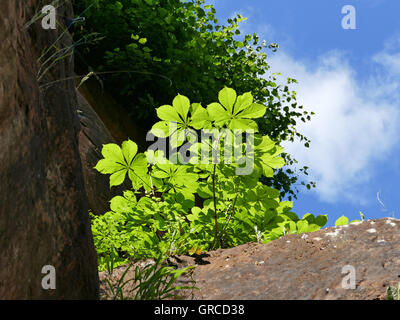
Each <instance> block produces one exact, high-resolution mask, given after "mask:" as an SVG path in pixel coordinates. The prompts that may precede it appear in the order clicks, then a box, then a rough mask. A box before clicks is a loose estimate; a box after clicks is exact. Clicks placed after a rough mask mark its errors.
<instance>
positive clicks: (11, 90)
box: [0, 0, 98, 299]
mask: <svg viewBox="0 0 400 320" xmlns="http://www.w3.org/2000/svg"><path fill="white" fill-rule="evenodd" d="M42 6H43V3H42V2H41V1H39V0H24V1H1V2H0V29H1V32H0V43H1V46H0V149H1V153H0V163H1V166H0V181H1V184H0V250H1V255H2V258H1V259H0V298H1V299H95V298H97V297H98V273H97V259H96V253H95V250H94V247H93V242H92V237H91V231H90V226H89V218H88V207H87V199H86V195H85V188H84V182H83V174H82V166H81V162H80V157H79V151H78V132H79V120H78V117H77V114H76V105H77V101H76V94H75V84H74V81H73V80H72V78H71V77H73V58H72V56H71V55H69V56H64V57H62V58H61V56H62V55H64V54H67V53H68V49H67V48H71V45H72V43H71V37H70V36H69V35H68V34H64V35H63V36H62V37H61V38H60V39H59V40H58V41H57V39H58V37H59V36H60V35H61V32H62V30H61V28H59V27H58V28H57V30H51V29H50V30H44V29H43V28H42V27H41V20H40V19H39V20H38V21H36V22H35V23H33V24H32V25H31V26H29V27H28V26H26V25H25V24H26V22H27V21H29V20H30V19H31V18H32V17H33V16H34V15H35V14H37V13H40V11H41V8H42ZM71 8H72V6H71V3H70V1H59V5H58V7H57V15H58V18H59V21H60V22H61V23H63V22H62V21H63V19H62V17H64V16H68V17H71V16H72V9H71ZM54 43H55V44H56V45H55V46H52V44H54ZM47 48H50V49H49V51H48V52H47V53H46V49H47ZM57 48H58V49H57ZM63 49H65V50H64V51H58V52H56V51H54V50H63ZM42 54H43V56H42ZM53 54H54V55H53ZM41 56H42V57H43V58H44V59H40V60H39V57H41ZM51 56H52V57H51ZM47 58H49V63H48V64H44V61H46V60H47ZM54 58H61V59H59V60H58V61H55V60H54ZM41 67H42V68H41ZM48 67H49V68H48ZM47 68H48V69H47ZM41 76H42V77H41ZM40 77H41V79H40V81H38V80H39V78H40ZM68 79H71V80H68ZM45 265H52V266H54V267H55V270H56V289H55V290H44V289H43V288H42V286H41V281H42V278H43V277H44V276H45V275H44V274H42V273H41V271H42V267H43V266H45Z"/></svg>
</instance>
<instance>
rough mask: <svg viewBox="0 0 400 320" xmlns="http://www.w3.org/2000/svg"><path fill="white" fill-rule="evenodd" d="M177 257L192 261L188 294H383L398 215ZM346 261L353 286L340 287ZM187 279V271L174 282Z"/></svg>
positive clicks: (399, 265)
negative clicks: (191, 286)
mask: <svg viewBox="0 0 400 320" xmlns="http://www.w3.org/2000/svg"><path fill="white" fill-rule="evenodd" d="M176 262H177V264H178V266H180V267H184V266H187V265H196V269H195V271H194V273H193V275H192V276H193V279H194V280H195V281H196V286H197V287H198V288H199V289H200V290H193V291H190V292H189V291H188V292H186V298H187V299H207V300H208V299H222V300H232V299H239V300H241V299H243V300H245V299H251V300H258V299H260V300H270V299H271V300H274V299H280V300H284V299H296V300H308V299H318V300H320V299H334V300H336V299H342V300H345V299H356V300H369V299H385V298H386V294H385V292H386V288H387V287H388V286H389V285H396V286H397V283H398V281H400V220H395V219H390V218H387V219H379V220H368V221H364V222H361V223H353V224H350V225H347V226H341V227H333V228H325V229H322V230H319V231H316V232H312V233H307V234H303V235H288V236H285V237H282V238H280V239H277V240H275V241H272V242H270V243H268V244H257V243H249V244H245V245H241V246H238V247H235V248H231V249H224V250H221V249H220V250H216V251H212V252H210V253H208V254H204V255H203V256H202V257H196V258H193V257H187V256H183V257H178V258H177V259H176ZM346 265H351V266H353V267H354V268H355V285H356V287H355V289H351V288H350V289H345V288H343V287H342V281H343V279H344V278H345V277H346V276H348V275H349V271H348V270H347V271H346V272H345V273H342V270H343V269H342V268H343V267H344V266H346ZM129 276H130V275H129V274H128V275H127V276H126V279H129ZM190 283H191V278H190V277H187V278H181V280H180V282H179V284H186V285H188V284H190ZM346 283H349V282H346ZM101 286H102V289H104V284H102V285H101Z"/></svg>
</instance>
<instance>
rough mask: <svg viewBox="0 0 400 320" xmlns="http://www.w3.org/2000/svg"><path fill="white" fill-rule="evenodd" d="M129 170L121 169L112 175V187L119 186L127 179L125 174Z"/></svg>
mask: <svg viewBox="0 0 400 320" xmlns="http://www.w3.org/2000/svg"><path fill="white" fill-rule="evenodd" d="M127 171H128V170H126V169H125V170H120V171H117V172H115V173H113V174H112V175H111V176H110V187H112V186H119V185H120V184H121V183H122V182H124V180H125V175H126V172H127Z"/></svg>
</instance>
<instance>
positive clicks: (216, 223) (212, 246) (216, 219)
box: [210, 164, 218, 250]
mask: <svg viewBox="0 0 400 320" xmlns="http://www.w3.org/2000/svg"><path fill="white" fill-rule="evenodd" d="M216 169H217V165H216V164H214V172H213V175H212V185H213V198H214V221H215V224H214V240H213V242H212V245H211V249H210V250H212V249H213V248H214V245H215V243H216V241H217V237H218V213H217V198H216V196H215V171H216Z"/></svg>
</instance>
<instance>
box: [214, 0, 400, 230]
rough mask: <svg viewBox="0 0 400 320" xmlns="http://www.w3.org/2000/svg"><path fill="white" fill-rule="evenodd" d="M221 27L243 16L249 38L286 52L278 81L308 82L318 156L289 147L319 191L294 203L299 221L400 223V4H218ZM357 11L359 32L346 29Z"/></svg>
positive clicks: (277, 59) (301, 91)
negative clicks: (321, 217) (348, 15)
mask: <svg viewBox="0 0 400 320" xmlns="http://www.w3.org/2000/svg"><path fill="white" fill-rule="evenodd" d="M206 2H207V3H208V4H210V3H211V4H213V5H214V7H215V8H216V9H217V16H218V18H219V19H220V22H221V23H222V21H224V20H226V19H227V18H229V17H233V16H235V15H236V14H237V13H240V14H241V15H243V16H244V17H246V18H247V20H246V21H245V22H243V23H242V24H241V30H242V31H243V33H253V32H255V33H257V34H258V35H259V36H260V37H261V40H263V39H265V40H266V41H267V43H271V42H276V43H278V44H279V46H280V49H279V50H278V51H277V52H276V53H272V52H271V53H270V54H269V56H268V62H269V64H270V66H271V71H272V72H281V73H282V79H285V78H286V77H288V76H290V77H293V78H295V79H297V80H298V81H299V84H298V85H296V86H295V87H293V88H292V89H293V90H296V91H297V92H298V100H299V102H300V103H302V104H303V105H304V106H305V107H307V109H308V110H312V111H314V112H315V113H316V116H315V117H314V118H313V120H312V121H311V122H309V123H307V124H304V125H301V126H299V127H298V128H299V130H300V131H301V132H302V133H304V134H305V135H306V136H307V137H309V138H310V139H311V146H310V149H306V148H304V147H302V146H301V145H299V144H296V143H295V144H292V143H290V144H289V143H287V144H284V145H283V146H284V147H285V149H286V150H288V151H289V152H290V153H291V154H293V155H294V157H295V158H296V159H298V160H299V163H300V164H301V165H308V166H309V167H310V175H311V176H312V179H313V180H314V181H316V182H317V188H316V189H315V190H313V191H307V190H304V191H302V192H301V193H300V194H299V195H298V200H295V201H294V210H293V211H295V212H296V213H297V214H298V215H299V216H303V215H304V214H305V213H307V212H310V213H312V214H314V215H318V214H327V215H328V225H327V226H332V225H334V222H335V220H336V219H337V218H338V217H340V216H341V215H345V216H347V217H349V219H350V220H352V219H359V211H362V212H363V213H364V215H365V217H366V218H367V219H377V218H382V217H387V216H394V217H395V218H400V208H399V202H398V201H397V200H398V199H399V198H400V157H399V156H400V148H399V137H400V22H399V18H398V16H399V14H400V1H397V0H348V1H340V0H335V1H321V0H306V1H298V0H297V1H295V0H280V1H266V0H248V1H243V0H241V1H238V0H214V1H207V0H206ZM344 5H352V6H354V8H355V10H356V30H345V29H343V28H342V18H343V17H344V16H345V15H344V14H342V12H341V11H342V7H343V6H344Z"/></svg>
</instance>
